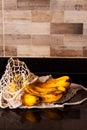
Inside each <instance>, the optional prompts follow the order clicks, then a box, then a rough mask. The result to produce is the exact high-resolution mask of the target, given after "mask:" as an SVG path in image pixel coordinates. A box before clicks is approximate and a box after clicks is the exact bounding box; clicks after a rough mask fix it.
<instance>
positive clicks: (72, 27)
mask: <svg viewBox="0 0 87 130" xmlns="http://www.w3.org/2000/svg"><path fill="white" fill-rule="evenodd" d="M51 33H52V34H82V33H83V24H79V23H75V24H74V23H58V24H57V23H52V24H51Z"/></svg>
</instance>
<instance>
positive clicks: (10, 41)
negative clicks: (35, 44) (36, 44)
mask: <svg viewBox="0 0 87 130" xmlns="http://www.w3.org/2000/svg"><path fill="white" fill-rule="evenodd" d="M4 38H5V45H6V46H14V45H15V46H18V45H31V35H23V34H22V35H21V34H17V35H14V34H5V36H4Z"/></svg>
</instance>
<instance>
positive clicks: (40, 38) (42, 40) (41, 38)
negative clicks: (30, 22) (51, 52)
mask: <svg viewBox="0 0 87 130" xmlns="http://www.w3.org/2000/svg"><path fill="white" fill-rule="evenodd" d="M32 45H42V46H43V45H50V35H32Z"/></svg>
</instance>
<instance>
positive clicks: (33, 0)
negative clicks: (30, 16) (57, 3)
mask: <svg viewBox="0 0 87 130" xmlns="http://www.w3.org/2000/svg"><path fill="white" fill-rule="evenodd" d="M49 7H50V0H17V8H18V9H22V10H23V9H24V10H26V9H29V10H30V9H31V10H33V9H49Z"/></svg>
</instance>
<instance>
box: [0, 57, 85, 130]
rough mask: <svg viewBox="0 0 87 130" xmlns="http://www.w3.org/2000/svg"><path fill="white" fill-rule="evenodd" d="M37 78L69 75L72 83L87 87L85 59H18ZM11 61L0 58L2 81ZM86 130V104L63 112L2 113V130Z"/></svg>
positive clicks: (67, 107) (67, 108)
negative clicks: (49, 75) (7, 65)
mask: <svg viewBox="0 0 87 130" xmlns="http://www.w3.org/2000/svg"><path fill="white" fill-rule="evenodd" d="M19 59H20V60H22V61H24V62H25V63H26V64H27V66H28V67H29V69H30V70H31V71H32V72H34V73H35V74H36V75H38V76H42V75H48V74H51V75H52V76H53V77H59V76H63V75H69V76H70V77H71V79H72V82H74V83H77V84H81V85H83V86H85V87H86V86H87V79H86V78H87V60H86V59H84V58H83V59H69V58H66V59H63V58H62V59H61V58H60V59H57V58H53V59H49V58H19ZM7 60H8V58H0V70H1V73H0V77H1V76H2V74H3V73H4V71H5V67H6V64H7ZM82 129H83V130H86V129H87V102H84V103H82V104H80V105H76V106H65V107H64V108H62V109H59V108H56V109H53V108H52V109H30V110H29V109H25V110H24V109H15V110H10V109H0V130H82Z"/></svg>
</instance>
